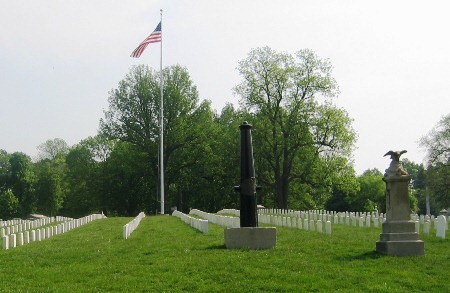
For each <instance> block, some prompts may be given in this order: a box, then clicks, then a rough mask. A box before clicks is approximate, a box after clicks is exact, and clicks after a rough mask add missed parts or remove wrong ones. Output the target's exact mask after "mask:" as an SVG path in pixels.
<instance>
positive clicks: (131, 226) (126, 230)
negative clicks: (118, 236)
mask: <svg viewBox="0 0 450 293" xmlns="http://www.w3.org/2000/svg"><path fill="white" fill-rule="evenodd" d="M143 218H145V214H144V212H140V213H139V215H137V216H136V217H135V218H134V219H133V220H131V221H130V222H129V223H128V224H125V226H123V238H124V239H128V238H129V237H130V235H131V233H133V231H134V230H136V228H137V227H138V226H139V224H140V223H141V220H142V219H143Z"/></svg>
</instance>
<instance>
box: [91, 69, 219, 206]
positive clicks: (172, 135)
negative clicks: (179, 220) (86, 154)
mask: <svg viewBox="0 0 450 293" xmlns="http://www.w3.org/2000/svg"><path fill="white" fill-rule="evenodd" d="M162 74H163V75H164V91H163V92H164V158H163V159H164V168H165V171H166V174H167V175H166V176H165V182H164V185H165V191H166V192H165V194H164V198H165V199H171V201H172V202H173V201H174V198H173V197H171V198H169V197H168V194H167V190H171V189H169V188H168V187H169V186H172V187H173V186H174V184H175V185H177V184H178V185H179V184H180V180H181V177H180V176H181V175H182V174H183V172H185V171H186V169H187V168H189V167H190V166H192V165H193V164H196V163H197V162H198V161H199V159H201V158H202V159H204V158H205V157H204V156H203V155H202V154H201V153H200V152H199V151H198V150H201V149H203V146H204V145H205V143H206V141H207V138H208V134H207V130H208V127H209V125H208V124H209V123H212V122H213V113H212V111H211V109H210V104H209V102H202V103H199V99H198V92H197V88H196V87H195V85H194V84H193V82H192V81H191V79H190V77H189V74H188V72H187V70H186V69H185V68H183V67H181V66H178V65H177V66H171V67H167V68H165V69H164V70H163V73H162ZM159 110H160V87H159V73H156V72H154V71H153V70H151V69H149V68H148V67H146V66H135V67H133V68H132V69H131V71H130V73H129V74H128V75H127V76H126V77H125V79H123V80H122V81H121V82H120V83H119V86H118V89H116V90H113V91H111V93H110V97H109V109H108V111H106V112H105V119H102V120H101V121H100V129H101V134H102V135H103V136H105V137H106V138H108V139H112V140H120V141H122V142H127V143H130V144H131V145H133V146H135V147H137V151H140V152H144V153H145V154H147V157H146V158H145V159H144V160H143V161H145V162H146V163H147V164H148V166H149V167H150V168H151V169H152V170H151V171H150V174H158V167H159V160H158V153H159V145H158V142H159V124H160V122H159ZM153 178H154V180H155V182H157V181H158V180H157V179H158V177H157V176H154V177H153ZM178 187H179V186H178ZM178 187H177V188H176V189H177V190H178ZM172 190H173V188H172Z"/></svg>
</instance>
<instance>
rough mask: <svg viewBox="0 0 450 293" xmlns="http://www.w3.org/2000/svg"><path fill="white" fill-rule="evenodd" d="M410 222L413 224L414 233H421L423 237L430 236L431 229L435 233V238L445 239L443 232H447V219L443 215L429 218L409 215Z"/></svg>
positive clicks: (449, 218) (449, 219) (449, 220)
mask: <svg viewBox="0 0 450 293" xmlns="http://www.w3.org/2000/svg"><path fill="white" fill-rule="evenodd" d="M411 220H412V221H414V222H415V224H416V226H415V228H416V232H417V233H420V232H422V233H423V234H425V235H430V233H431V231H432V229H434V230H435V231H436V237H439V238H442V239H445V232H446V231H447V230H448V223H449V222H450V217H448V219H447V218H446V217H445V216H444V215H440V216H437V217H434V216H433V215H432V216H431V217H430V216H428V215H420V216H419V215H417V214H411ZM421 227H422V228H421Z"/></svg>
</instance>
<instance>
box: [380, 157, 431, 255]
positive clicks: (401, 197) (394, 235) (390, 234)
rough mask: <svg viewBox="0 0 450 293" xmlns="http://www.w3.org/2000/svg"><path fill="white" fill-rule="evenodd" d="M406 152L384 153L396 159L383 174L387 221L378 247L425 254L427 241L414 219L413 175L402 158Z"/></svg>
mask: <svg viewBox="0 0 450 293" xmlns="http://www.w3.org/2000/svg"><path fill="white" fill-rule="evenodd" d="M404 153H406V151H401V152H394V151H389V152H387V153H386V154H385V155H384V156H387V155H390V156H391V159H392V161H391V164H390V165H389V168H388V169H386V173H385V174H384V177H383V181H384V182H385V183H386V221H385V222H384V223H383V228H382V233H381V234H380V240H379V241H377V243H376V250H377V252H379V253H381V254H386V255H393V256H416V255H424V254H425V248H424V242H423V241H421V240H420V239H419V234H418V233H416V231H415V223H414V222H413V221H411V220H410V214H411V209H410V204H409V197H408V186H409V182H410V180H411V176H409V174H408V172H407V171H406V170H405V169H404V168H403V165H402V163H401V162H400V156H401V155H402V154H404Z"/></svg>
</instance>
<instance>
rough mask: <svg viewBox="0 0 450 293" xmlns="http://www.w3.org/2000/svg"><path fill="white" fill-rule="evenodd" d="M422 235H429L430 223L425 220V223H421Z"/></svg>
mask: <svg viewBox="0 0 450 293" xmlns="http://www.w3.org/2000/svg"><path fill="white" fill-rule="evenodd" d="M423 234H425V235H430V221H429V220H426V221H425V223H423Z"/></svg>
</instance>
